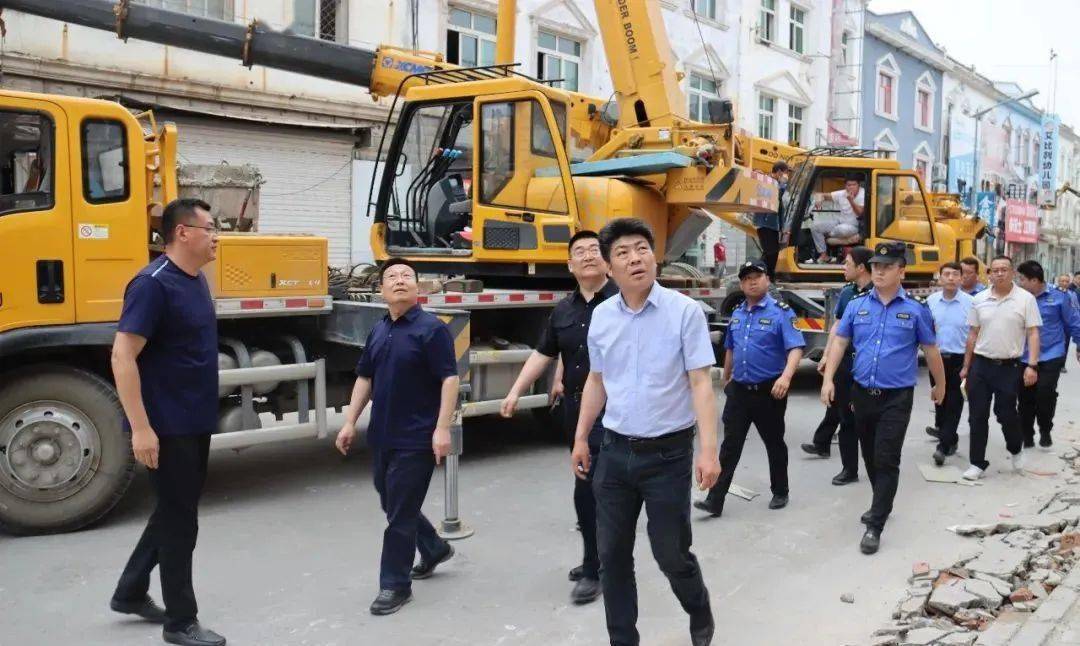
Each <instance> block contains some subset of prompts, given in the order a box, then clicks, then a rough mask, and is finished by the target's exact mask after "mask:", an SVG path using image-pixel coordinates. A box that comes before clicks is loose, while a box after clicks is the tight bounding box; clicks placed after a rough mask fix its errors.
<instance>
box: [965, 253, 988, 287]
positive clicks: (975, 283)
mask: <svg viewBox="0 0 1080 646" xmlns="http://www.w3.org/2000/svg"><path fill="white" fill-rule="evenodd" d="M985 289H986V285H984V284H982V283H980V282H979V260H978V258H975V257H972V256H968V257H967V258H964V259H962V260H961V261H960V290H961V291H963V292H964V293H965V294H969V295H971V296H974V295H975V294H978V293H979V292H981V291H983V290H985Z"/></svg>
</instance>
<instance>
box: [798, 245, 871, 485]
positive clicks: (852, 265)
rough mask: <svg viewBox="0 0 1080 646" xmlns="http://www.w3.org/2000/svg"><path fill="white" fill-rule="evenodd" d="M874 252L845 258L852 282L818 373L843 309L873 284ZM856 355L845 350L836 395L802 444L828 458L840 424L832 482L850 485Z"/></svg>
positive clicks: (855, 471)
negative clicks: (837, 469) (837, 462)
mask: <svg viewBox="0 0 1080 646" xmlns="http://www.w3.org/2000/svg"><path fill="white" fill-rule="evenodd" d="M873 255H874V252H873V251H870V250H869V249H867V248H866V247H853V248H852V249H851V252H850V253H848V255H847V258H845V259H844V278H846V279H847V280H849V281H851V282H849V283H848V284H847V285H844V288H843V289H841V290H840V295H839V296H838V297H837V299H836V309H835V310H834V312H833V324H832V327H831V328H830V329H829V338H828V341H826V343H825V351H824V352H822V354H821V360H820V361H819V362H818V372H820V373H822V374H824V373H825V357H827V356H828V354H829V345H830V344H831V343H832V342H833V339H834V338H835V337H836V328H837V327H838V326H839V325H840V319H841V318H843V316H844V310H845V309H847V306H848V303H850V302H851V300H852V299H853V298H855V297H857V296H862V295H864V294H866V293H867V292H869V291H870V289H871V288H872V287H873V286H874V283H873V282H872V281H871V273H870V258H871V257H872V256H873ZM853 357H854V354H853V353H851V352H845V353H844V358H843V360H842V361H841V362H840V367H839V368H838V369H837V370H836V377H835V382H836V397H835V398H834V400H833V403H832V406H829V407H828V408H826V409H825V417H824V418H823V419H822V420H821V423H820V424H818V427H817V430H815V431H814V439H813V440H812V441H811V442H810V443H808V444H803V445H802V450H803V451H805V452H807V453H809V454H811V455H817V456H820V457H823V458H827V457H829V455H830V453H831V451H830V448H831V447H830V444H831V443H832V434H833V433H834V432H836V431H837V426H839V433H838V435H839V438H838V440H839V443H840V464H841V467H840V473H838V474H836V475H835V476H834V477H833V479H832V483H833V484H834V485H837V486H842V485H846V484H851V483H852V482H856V481H858V479H859V437H858V436H857V435H855V417H854V414H853V413H852V412H851V383H852V382H851V361H852V358H853Z"/></svg>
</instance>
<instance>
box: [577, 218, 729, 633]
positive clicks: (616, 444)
mask: <svg viewBox="0 0 1080 646" xmlns="http://www.w3.org/2000/svg"><path fill="white" fill-rule="evenodd" d="M653 244H654V242H653V234H652V231H651V230H650V229H649V227H648V226H647V225H646V224H645V223H644V222H642V221H641V220H638V219H636V218H619V219H616V220H612V221H611V222H609V223H608V224H607V226H605V227H604V229H603V230H602V231H601V232H600V249H601V251H602V253H603V255H604V260H606V261H607V262H608V263H609V264H610V265H611V274H612V277H613V278H614V279H615V283H616V284H617V285H618V286H619V290H620V294H619V295H618V296H614V297H612V298H609V299H608V300H606V301H604V302H603V303H601V304H600V306H599V307H597V308H596V311H595V312H594V313H593V317H592V322H591V324H590V327H589V364H590V365H589V376H588V378H587V379H586V381H585V391H584V394H583V395H582V398H581V415H580V417H579V418H578V424H577V433H576V435H575V437H574V451H573V454H572V457H571V469H572V470H573V472H574V475H575V476H577V477H578V478H586V477H587V474H588V473H589V470H590V466H591V461H590V460H591V458H590V452H589V443H588V438H589V435H590V433H591V432H592V428H593V424H594V423H595V421H596V418H597V416H598V415H599V414H600V411H601V409H603V410H604V417H603V424H604V438H603V441H602V442H601V445H600V454H599V456H598V457H597V464H596V472H595V475H594V476H593V491H594V493H595V494H596V520H597V523H596V528H597V532H596V534H597V546H598V547H599V550H600V564H601V568H600V583H601V585H602V586H603V589H604V610H605V612H606V615H607V628H608V635H609V637H610V640H611V643H612V644H613V645H616V646H637V644H638V643H640V636H639V635H638V631H637V618H638V608H637V586H636V585H635V583H634V535H635V533H636V531H637V520H638V516H639V515H640V514H641V507H642V505H644V506H645V513H646V514H647V515H648V517H649V523H648V532H649V543H650V545H651V546H652V553H653V556H654V557H655V558H656V561H657V563H658V564H659V566H660V570H661V571H663V573H664V575H665V576H667V579H668V582H669V583H670V584H671V589H672V591H673V592H674V593H675V596H676V597H677V598H678V599H679V603H680V604H681V605H682V607H683V609H684V610H685V611H686V612H687V614H689V615H690V640H691V643H692V644H693V646H708V644H709V643H710V642H711V641H712V636H713V631H714V630H715V623H714V621H713V615H712V609H711V606H710V604H709V591H708V590H707V589H706V588H705V581H704V579H703V577H702V575H701V567H700V566H699V565H698V561H697V558H696V557H695V556H694V554H693V553H692V552H691V551H690V544H691V541H692V535H691V529H690V485H691V481H692V479H693V473H695V472H696V474H697V480H698V483H699V487H701V488H702V489H709V488H712V486H713V485H715V484H716V481H717V479H718V478H719V476H720V461H719V459H718V454H717V449H716V396H715V395H714V394H713V389H712V378H711V375H710V369H711V368H712V365H713V363H714V362H715V357H714V355H713V348H712V342H711V341H710V340H709V330H708V326H707V324H706V322H705V314H704V313H703V312H702V311H701V307H699V306H698V304H697V303H696V302H694V301H693V300H691V299H690V298H688V297H686V296H683V295H682V294H680V293H678V292H676V291H673V290H670V289H667V288H665V287H662V286H661V285H660V284H659V283H658V282H656V256H655V255H654V252H653ZM605 403H606V408H605ZM695 426H696V427H697V429H698V437H699V450H698V454H697V458H696V460H695V458H694V446H693V444H694V429H695Z"/></svg>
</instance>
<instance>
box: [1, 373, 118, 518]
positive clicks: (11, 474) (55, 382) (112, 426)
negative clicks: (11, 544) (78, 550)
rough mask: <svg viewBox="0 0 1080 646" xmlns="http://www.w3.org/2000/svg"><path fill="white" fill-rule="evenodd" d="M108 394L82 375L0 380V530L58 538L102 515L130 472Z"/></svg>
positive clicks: (102, 384)
mask: <svg viewBox="0 0 1080 646" xmlns="http://www.w3.org/2000/svg"><path fill="white" fill-rule="evenodd" d="M122 421H123V410H122V409H121V407H120V400H119V399H118V398H117V395H116V390H115V389H114V388H113V386H112V384H110V383H109V382H108V381H106V380H105V379H102V378H101V377H100V376H98V375H95V374H93V373H91V372H87V371H85V370H80V369H78V368H71V367H68V366H60V365H49V364H43V365H35V366H32V367H29V368H27V369H25V370H21V371H17V372H14V373H9V374H8V375H6V377H5V378H4V379H3V380H2V381H0V529H3V530H4V531H7V532H9V533H12V534H45V533H54V532H66V531H71V530H76V529H79V528H81V527H85V526H86V525H89V524H90V523H93V522H94V521H96V520H98V519H100V518H102V517H103V516H104V515H105V514H107V513H108V512H109V511H110V510H111V509H112V508H113V507H114V506H115V505H116V503H117V502H119V500H120V498H121V497H122V496H123V495H124V492H125V491H126V490H127V488H128V485H130V484H131V479H132V477H133V476H134V473H135V471H134V470H135V457H134V455H133V454H132V452H131V439H130V433H128V432H125V431H124V430H123V428H124V427H123V423H122Z"/></svg>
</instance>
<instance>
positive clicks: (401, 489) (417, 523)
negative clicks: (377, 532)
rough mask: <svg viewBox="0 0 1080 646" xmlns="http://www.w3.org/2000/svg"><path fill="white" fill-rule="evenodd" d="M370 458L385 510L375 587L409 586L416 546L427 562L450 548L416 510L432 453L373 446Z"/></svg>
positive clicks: (424, 489) (427, 479)
mask: <svg viewBox="0 0 1080 646" xmlns="http://www.w3.org/2000/svg"><path fill="white" fill-rule="evenodd" d="M372 462H373V464H372V466H373V468H372V471H373V472H374V479H375V489H376V491H378V492H379V504H380V505H382V510H383V512H385V513H386V529H385V530H384V531H383V545H382V561H381V564H380V567H379V589H381V590H409V589H411V588H412V577H411V576H410V572H411V570H412V566H413V560H414V558H415V557H416V552H417V550H419V551H420V558H422V559H424V560H425V561H429V562H430V561H433V560H437V559H439V558H440V557H442V556H443V555H444V554H446V550H448V549H450V546H449V545H448V544H447V543H446V541H444V540H443V539H442V538H440V537H439V535H438V534H437V533H436V532H435V528H434V527H432V526H431V523H430V522H429V521H428V519H427V518H425V517H424V514H422V513H420V508H421V507H422V506H423V505H424V498H425V497H426V496H427V490H428V485H429V484H431V474H432V473H434V472H435V454H434V453H432V452H431V450H430V449H428V450H416V451H413V450H401V449H375V450H374V451H373V452H372Z"/></svg>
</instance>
